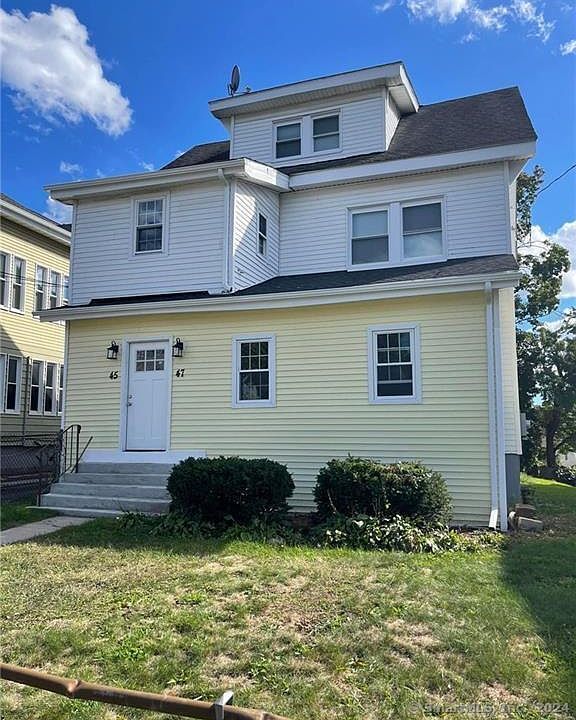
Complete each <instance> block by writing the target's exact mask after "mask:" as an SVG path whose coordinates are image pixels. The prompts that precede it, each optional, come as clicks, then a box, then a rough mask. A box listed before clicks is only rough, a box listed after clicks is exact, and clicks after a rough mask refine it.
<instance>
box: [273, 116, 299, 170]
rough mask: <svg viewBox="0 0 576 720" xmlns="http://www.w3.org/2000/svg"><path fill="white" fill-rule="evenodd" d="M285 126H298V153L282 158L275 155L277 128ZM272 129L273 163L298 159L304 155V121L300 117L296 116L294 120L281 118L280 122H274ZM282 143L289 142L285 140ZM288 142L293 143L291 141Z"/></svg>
mask: <svg viewBox="0 0 576 720" xmlns="http://www.w3.org/2000/svg"><path fill="white" fill-rule="evenodd" d="M285 125H299V126H300V152H299V153H297V154H296V155H283V156H282V157H278V155H277V150H278V128H279V127H284V126H285ZM273 128H274V132H273V136H272V140H273V153H272V157H273V158H274V160H275V161H278V162H284V161H285V160H290V159H291V158H299V157H302V156H303V155H305V152H304V148H305V146H304V119H303V118H302V117H300V116H298V117H294V118H282V119H281V120H274V123H273ZM280 142H282V140H280ZM284 142H289V141H287V140H286V141H284ZM290 142H293V140H292V141H290Z"/></svg>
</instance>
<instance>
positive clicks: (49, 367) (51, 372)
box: [44, 362, 58, 415]
mask: <svg viewBox="0 0 576 720" xmlns="http://www.w3.org/2000/svg"><path fill="white" fill-rule="evenodd" d="M57 367H58V366H57V365H56V363H50V362H49V363H46V370H45V373H44V413H45V414H46V415H53V414H54V413H55V412H56V383H57V378H56V375H57Z"/></svg>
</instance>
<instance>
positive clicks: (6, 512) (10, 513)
mask: <svg viewBox="0 0 576 720" xmlns="http://www.w3.org/2000/svg"><path fill="white" fill-rule="evenodd" d="M30 505H36V497H29V498H25V499H23V500H18V501H17V502H8V503H7V502H3V503H2V505H1V506H0V530H7V529H8V528H11V527H16V526H17V525H25V524H26V523H31V522H37V521H38V520H44V519H45V518H49V517H54V515H57V514H58V513H55V512H52V511H51V510H40V509H38V510H37V509H35V508H30V507H29V506H30Z"/></svg>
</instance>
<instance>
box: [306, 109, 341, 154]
mask: <svg viewBox="0 0 576 720" xmlns="http://www.w3.org/2000/svg"><path fill="white" fill-rule="evenodd" d="M312 139H313V143H314V152H322V151H323V150H337V149H338V148H339V147H340V116H339V115H330V116H329V117H319V118H314V119H313V120H312Z"/></svg>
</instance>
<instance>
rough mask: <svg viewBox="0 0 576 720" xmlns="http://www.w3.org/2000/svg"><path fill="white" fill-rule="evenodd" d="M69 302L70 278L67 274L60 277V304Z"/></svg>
mask: <svg viewBox="0 0 576 720" xmlns="http://www.w3.org/2000/svg"><path fill="white" fill-rule="evenodd" d="M69 304H70V278H69V277H68V275H64V276H63V277H62V305H69Z"/></svg>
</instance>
